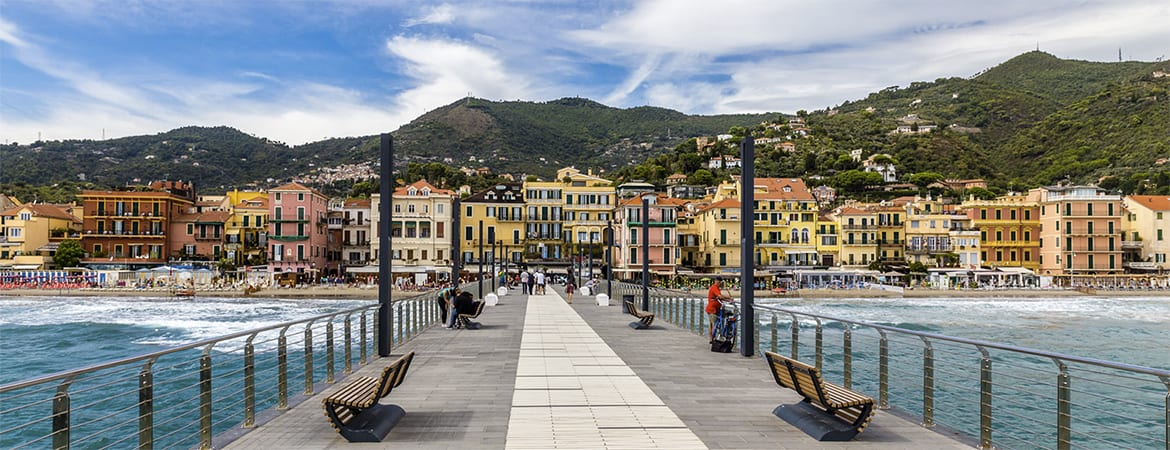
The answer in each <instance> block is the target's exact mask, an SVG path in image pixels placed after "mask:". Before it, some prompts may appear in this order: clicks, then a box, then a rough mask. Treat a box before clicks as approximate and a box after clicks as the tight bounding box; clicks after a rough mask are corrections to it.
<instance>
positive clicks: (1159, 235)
mask: <svg viewBox="0 0 1170 450" xmlns="http://www.w3.org/2000/svg"><path fill="white" fill-rule="evenodd" d="M1158 240H1159V241H1160V240H1162V230H1158Z"/></svg>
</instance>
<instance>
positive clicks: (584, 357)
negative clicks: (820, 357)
mask: <svg viewBox="0 0 1170 450" xmlns="http://www.w3.org/2000/svg"><path fill="white" fill-rule="evenodd" d="M616 303H617V302H612V301H611V302H610V305H609V306H598V304H597V303H596V302H595V301H594V300H593V298H592V297H586V296H582V295H577V296H576V299H575V302H574V303H573V304H571V305H570V304H567V303H566V302H565V301H564V299H563V297H562V295H561V294H560V293H558V292H554V291H553V290H552V289H550V290H549V293H548V294H547V295H533V296H524V295H518V294H516V293H513V294H509V295H506V296H504V297H501V298H500V303H499V304H498V305H496V306H492V307H489V308H488V309H487V310H486V311H485V312H484V313H483V314H482V315H481V316H480V318H479V321H480V322H481V323H482V324H483V327H482V328H481V329H478V330H448V329H445V328H442V327H441V326H438V325H434V326H431V327H430V328H427V329H426V330H425V331H423V332H422V333H420V334H418V335H417V336H415V337H414V338H413V339H411V340H409V341H406V342H405V343H403V344H402V345H401V346H399V347H397V348H396V349H395V351H394V354H393V355H392V357H396V356H398V355H400V354H403V353H406V352H409V351H414V352H416V356H415V358H414V363H413V365H412V367H411V368H410V371H409V374H408V375H407V379H406V381H405V382H404V383H403V384H402V385H401V386H400V387H398V388H396V389H395V390H394V391H393V392H392V393H391V395H390V396H389V397H388V398H387V399H385V400H383V402H384V403H393V404H396V405H399V406H401V407H402V408H403V409H405V410H406V416H405V418H403V419H402V421H401V422H399V423H398V425H397V426H396V427H395V428H394V429H393V430H392V431H391V432H390V434H389V435H388V436H387V437H386V439H385V440H384V441H383V442H381V443H380V444H356V443H355V444H351V443H348V442H346V441H345V439H343V438H342V437H341V436H340V435H338V433H336V432H335V431H334V430H333V429H332V428H331V427H330V425H329V423H328V421H327V420H326V418H325V417H324V415H323V413H322V408H321V399H322V398H324V397H325V396H326V395H328V394H330V393H332V392H333V391H334V390H335V389H336V387H329V388H325V389H322V390H320V391H319V392H317V394H316V395H314V396H312V397H309V398H306V399H303V401H302V402H300V403H299V404H297V405H295V406H293V407H291V408H289V409H288V410H286V411H283V413H281V414H279V415H277V416H276V417H274V418H272V419H271V420H268V421H267V422H263V423H260V424H258V426H256V427H255V428H253V429H245V430H239V431H233V432H230V433H227V435H226V436H217V438H216V441H215V446H216V447H223V448H227V449H270V448H290V449H291V448H305V449H309V448H313V449H317V448H347V447H354V448H358V447H361V448H541V449H551V448H588V449H594V448H639V449H641V448H675V449H684V448H792V449H798V448H811V447H817V448H863V449H905V448H931V449H942V448H971V447H973V446H976V445H977V443H976V442H973V441H970V440H963V439H962V438H960V437H959V436H957V435H955V434H953V433H948V432H947V431H946V430H945V429H944V428H942V427H937V428H925V427H923V426H921V425H920V424H919V422H918V421H916V420H914V418H906V417H903V416H901V415H899V414H896V413H894V412H893V411H892V410H880V411H878V412H877V415H876V417H875V418H874V420H873V422H872V423H871V425H870V426H869V427H868V428H867V429H866V430H865V431H864V432H863V433H861V434H859V435H858V436H857V438H856V439H855V440H854V441H851V442H836V443H828V442H817V441H815V440H813V439H812V438H810V437H809V436H807V435H806V434H804V433H803V432H801V431H800V430H798V429H797V428H796V427H794V426H792V425H789V424H788V423H786V422H784V421H783V420H780V419H778V418H777V417H775V416H773V415H772V409H773V408H775V407H776V406H777V405H779V404H781V403H794V402H797V401H799V400H800V397H799V396H798V395H797V394H795V393H794V392H792V391H790V390H785V389H781V388H780V387H779V386H777V385H776V383H775V381H773V379H772V376H771V374H770V373H769V371H768V368H767V367H766V365H765V363H764V361H763V360H762V359H761V358H758V357H752V358H745V357H742V356H739V355H738V354H737V353H712V352H710V351H709V347H708V345H707V342H706V340H704V339H703V338H702V337H701V336H697V335H695V334H693V333H691V332H689V331H687V330H685V329H681V328H678V327H676V326H674V325H671V324H669V323H666V322H665V321H661V322H657V323H655V325H654V326H653V327H652V328H651V329H648V330H635V329H632V328H631V327H629V326H627V323H628V322H630V321H631V319H632V318H631V317H630V316H627V315H624V314H623V313H622V311H621V306H620V305H618V304H616ZM383 359H384V360H385V361H381V360H379V359H374V360H373V361H372V362H371V363H370V364H367V365H366V366H363V367H361V368H360V369H357V370H355V372H354V374H352V375H350V376H356V375H371V376H372V375H376V373H377V372H378V371H379V370H381V367H382V366H383V365H385V362H388V361H390V360H391V359H392V358H383ZM340 383H344V380H341V381H340Z"/></svg>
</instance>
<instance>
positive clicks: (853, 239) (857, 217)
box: [833, 206, 879, 268]
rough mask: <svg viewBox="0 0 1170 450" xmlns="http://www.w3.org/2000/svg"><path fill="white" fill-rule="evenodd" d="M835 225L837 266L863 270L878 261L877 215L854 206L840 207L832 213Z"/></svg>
mask: <svg viewBox="0 0 1170 450" xmlns="http://www.w3.org/2000/svg"><path fill="white" fill-rule="evenodd" d="M833 218H834V219H835V222H836V223H837V230H838V232H837V233H838V238H839V239H838V244H837V245H838V247H839V248H840V252H839V253H838V257H837V261H836V262H837V264H836V265H837V266H840V267H851V268H863V267H867V266H869V264H870V263H873V262H874V261H877V260H878V253H877V252H878V242H877V241H878V239H877V236H878V230H879V228H878V215H877V213H876V212H873V211H869V210H866V209H862V208H858V207H856V206H842V207H840V208H837V210H836V211H834V213H833Z"/></svg>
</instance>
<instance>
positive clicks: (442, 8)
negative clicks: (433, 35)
mask: <svg viewBox="0 0 1170 450" xmlns="http://www.w3.org/2000/svg"><path fill="white" fill-rule="evenodd" d="M454 21H455V8H454V7H453V6H451V5H450V4H447V3H444V4H442V5H438V6H433V7H431V8H428V10H427V12H426V14H424V15H423V16H422V17H418V18H414V19H410V20H407V21H406V23H405V24H404V26H406V27H407V28H409V27H413V26H416V25H424V24H426V25H434V24H446V23H451V22H454Z"/></svg>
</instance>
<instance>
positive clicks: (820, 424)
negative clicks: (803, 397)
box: [772, 402, 859, 442]
mask: <svg viewBox="0 0 1170 450" xmlns="http://www.w3.org/2000/svg"><path fill="white" fill-rule="evenodd" d="M772 414H775V415H776V417H779V418H781V419H783V420H784V421H785V422H788V423H789V424H791V425H792V426H794V427H796V428H799V429H800V431H803V432H804V434H807V435H809V436H810V437H812V438H813V439H816V440H818V441H829V442H843V441H850V440H853V438H854V437H855V436H857V433H859V431H857V427H854V426H853V425H852V424H848V423H845V422H844V421H842V420H840V419H838V418H837V417H836V416H833V415H831V414H829V413H827V412H825V411H824V410H821V409H820V408H817V407H816V406H813V405H812V404H809V403H807V402H800V403H793V404H790V405H780V406H777V407H776V409H773V410H772Z"/></svg>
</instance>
